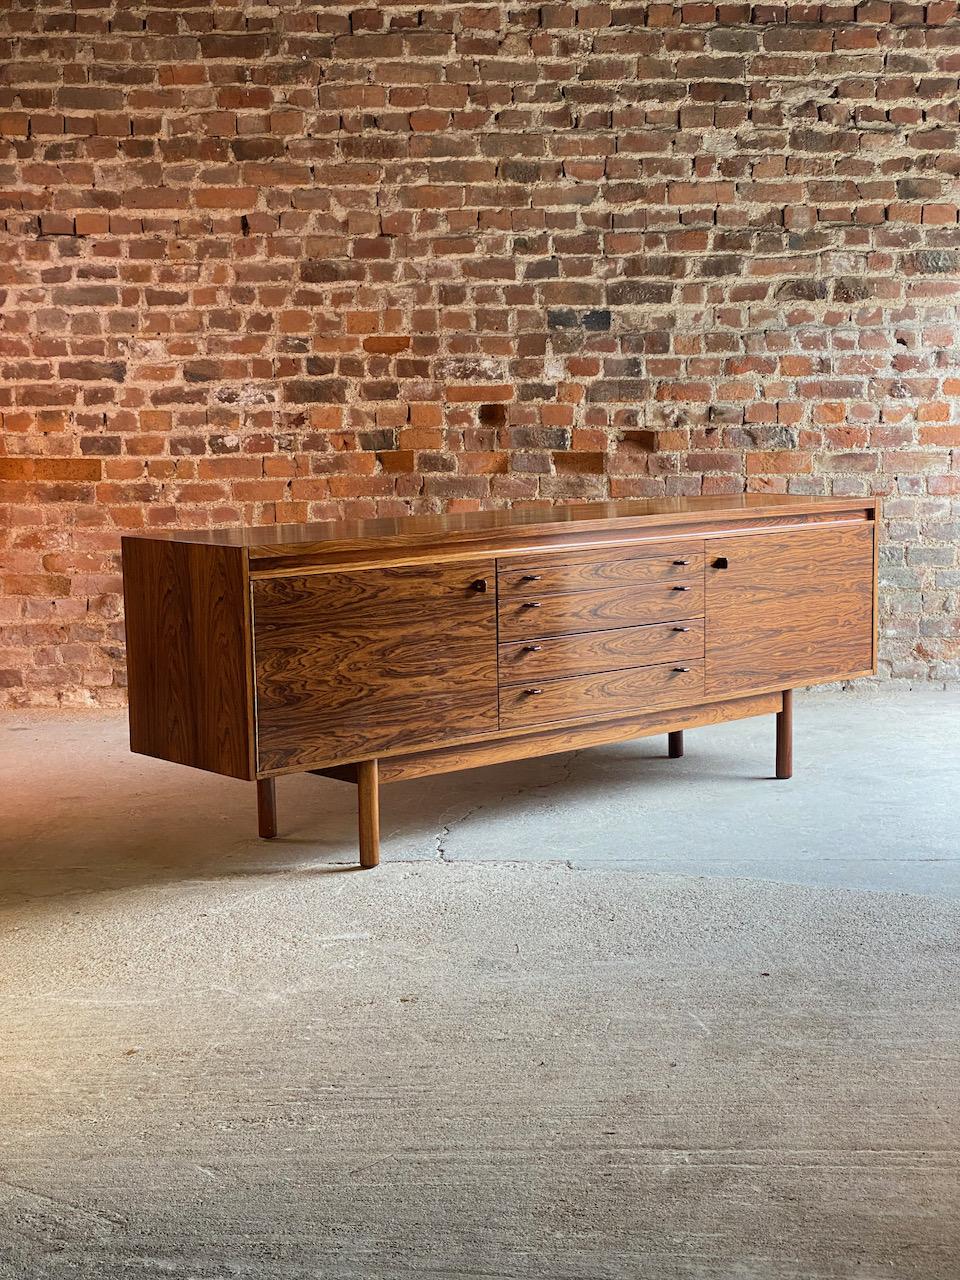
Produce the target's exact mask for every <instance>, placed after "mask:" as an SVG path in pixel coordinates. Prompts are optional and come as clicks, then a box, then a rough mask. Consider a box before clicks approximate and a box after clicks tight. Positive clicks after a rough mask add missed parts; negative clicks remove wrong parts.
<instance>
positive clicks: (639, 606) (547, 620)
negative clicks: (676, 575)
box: [499, 577, 703, 640]
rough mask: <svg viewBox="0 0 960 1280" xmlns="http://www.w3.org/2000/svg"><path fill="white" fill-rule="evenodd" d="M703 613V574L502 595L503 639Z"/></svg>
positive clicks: (638, 623)
mask: <svg viewBox="0 0 960 1280" xmlns="http://www.w3.org/2000/svg"><path fill="white" fill-rule="evenodd" d="M702 613H703V581H702V578H700V577H697V578H689V579H686V580H685V581H684V582H675V583H654V584H653V585H651V586H643V587H607V588H604V589H602V590H599V591H578V592H572V593H570V594H567V595H554V596H550V595H544V596H543V597H542V598H538V599H536V600H533V599H526V598H524V599H518V598H517V597H516V596H506V597H503V598H502V599H501V600H500V604H499V620H500V639H501V640H527V639H533V638H536V637H538V636H557V635H565V634H569V633H571V632H577V631H603V630H607V629H610V628H614V627H631V626H642V625H643V624H644V623H648V622H667V621H671V620H672V619H674V618H691V617H696V616H697V615H699V614H702Z"/></svg>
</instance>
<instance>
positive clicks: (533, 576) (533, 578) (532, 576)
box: [520, 573, 543, 582]
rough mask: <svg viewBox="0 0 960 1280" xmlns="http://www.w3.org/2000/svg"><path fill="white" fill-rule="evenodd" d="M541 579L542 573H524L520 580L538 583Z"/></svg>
mask: <svg viewBox="0 0 960 1280" xmlns="http://www.w3.org/2000/svg"><path fill="white" fill-rule="evenodd" d="M542 577H543V574H542V573H525V574H524V575H523V576H522V578H521V579H520V581H521V582H539V581H540V579H541V578H542Z"/></svg>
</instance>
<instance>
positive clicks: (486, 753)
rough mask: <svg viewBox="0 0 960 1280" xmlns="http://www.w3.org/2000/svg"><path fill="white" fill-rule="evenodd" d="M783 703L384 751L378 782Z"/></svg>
mask: <svg viewBox="0 0 960 1280" xmlns="http://www.w3.org/2000/svg"><path fill="white" fill-rule="evenodd" d="M781 704H782V699H781V695H780V694H779V693H762V694H756V695H751V696H749V697H745V698H730V699H728V700H727V701H725V702H712V703H708V704H706V705H694V706H685V707H674V708H672V709H670V708H668V709H667V710H665V711H649V712H646V713H642V712H641V713H639V714H636V713H635V714H633V715H631V716H627V717H625V718H615V719H611V720H604V721H599V722H597V723H594V724H578V725H567V724H561V725H554V726H551V727H548V728H543V729H531V730H529V731H528V732H523V731H522V730H520V731H518V730H510V731H507V732H506V736H504V737H500V738H492V739H487V740H485V741H482V742H467V743H461V744H460V745H457V746H449V747H436V748H433V749H432V750H430V751H416V752H412V753H411V754H410V755H397V756H388V757H387V758H386V759H384V760H381V761H380V762H379V778H380V782H381V783H383V782H402V781H405V780H407V779H408V778H427V777H431V776H432V775H433V774H435V773H454V772H456V771H457V770H459V769H478V768H481V767H483V766H484V765H489V764H504V763H505V762H507V761H509V760H526V759H529V758H530V757H531V756H547V755H555V754H558V753H559V752H562V751H581V750H583V749H584V748H587V747H599V746H603V745H604V744H605V743H610V742H626V741H629V740H630V739H631V738H644V737H652V736H653V735H654V734H660V733H670V732H671V731H673V730H680V731H681V732H682V731H683V730H684V729H697V728H701V727H702V726H703V725H709V724H724V723H726V722H727V721H728V720H743V719H745V718H746V717H748V716H765V715H772V714H773V713H774V712H777V711H779V710H780V707H781ZM311 772H313V773H317V774H319V775H321V776H322V777H325V778H336V779H337V780H338V781H340V782H353V783H356V782H357V780H358V766H357V765H356V764H341V765H332V766H331V767H330V768H327V769H315V770H311Z"/></svg>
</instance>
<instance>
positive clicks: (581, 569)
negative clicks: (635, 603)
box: [497, 548, 703, 597]
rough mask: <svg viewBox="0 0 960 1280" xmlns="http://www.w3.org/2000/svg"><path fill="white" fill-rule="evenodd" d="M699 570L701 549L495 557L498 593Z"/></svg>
mask: <svg viewBox="0 0 960 1280" xmlns="http://www.w3.org/2000/svg"><path fill="white" fill-rule="evenodd" d="M702 573H703V553H702V552H701V551H684V550H682V549H679V548H678V549H677V550H676V551H673V552H668V553H667V554H665V555H663V554H661V555H658V556H648V557H646V558H644V559H641V558H639V557H631V558H629V559H625V558H624V557H622V556H619V557H615V558H614V557H611V558H609V559H605V560H598V561H595V562H593V563H573V564H562V565H542V564H541V565H536V564H522V565H518V564H510V563H509V562H508V563H506V564H505V563H504V562H503V561H502V560H498V561H497V590H498V591H499V592H500V594H501V595H520V596H524V597H530V596H534V597H539V596H541V595H550V594H553V593H556V592H567V591H596V590H598V589H599V588H603V587H641V586H649V585H650V584H653V583H658V582H685V581H687V580H690V579H693V578H698V577H700V576H701V575H702Z"/></svg>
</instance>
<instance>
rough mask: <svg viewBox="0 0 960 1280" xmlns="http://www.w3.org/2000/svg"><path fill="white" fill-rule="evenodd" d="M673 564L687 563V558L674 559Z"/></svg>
mask: <svg viewBox="0 0 960 1280" xmlns="http://www.w3.org/2000/svg"><path fill="white" fill-rule="evenodd" d="M673 563H674V564H689V563H690V561H689V560H674V562H673Z"/></svg>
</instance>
